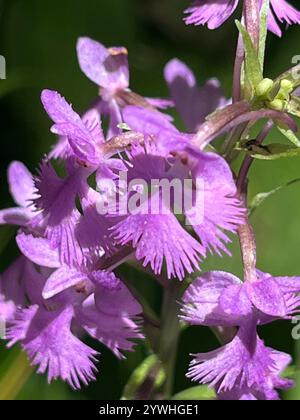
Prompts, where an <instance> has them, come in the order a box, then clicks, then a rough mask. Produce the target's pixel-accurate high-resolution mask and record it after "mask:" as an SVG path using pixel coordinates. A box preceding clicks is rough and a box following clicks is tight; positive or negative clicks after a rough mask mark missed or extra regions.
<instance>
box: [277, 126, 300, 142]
mask: <svg viewBox="0 0 300 420" xmlns="http://www.w3.org/2000/svg"><path fill="white" fill-rule="evenodd" d="M276 127H277V129H278V130H279V131H280V133H281V134H283V135H284V137H286V138H287V139H288V140H289V141H290V142H291V143H293V144H294V145H295V146H297V147H300V141H299V139H298V137H297V136H296V134H295V133H294V132H293V130H291V129H290V128H287V127H284V126H283V125H282V124H280V123H277V124H276Z"/></svg>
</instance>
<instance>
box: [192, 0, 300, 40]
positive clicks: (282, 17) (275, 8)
mask: <svg viewBox="0 0 300 420" xmlns="http://www.w3.org/2000/svg"><path fill="white" fill-rule="evenodd" d="M238 4H239V0H196V1H195V2H194V3H193V5H192V6H191V7H189V8H188V9H187V10H186V11H185V13H186V14H188V15H189V16H188V17H187V18H186V19H185V21H186V23H187V24H188V25H206V24H207V26H208V28H209V29H216V28H218V27H219V26H221V25H222V24H223V23H224V22H225V21H226V20H227V19H228V18H229V17H230V16H231V15H232V14H233V13H234V11H235V10H236V8H237V6H238ZM281 23H285V24H287V25H292V24H298V25H299V24H300V12H299V11H298V10H297V9H295V8H294V7H293V6H291V5H290V4H289V3H288V2H287V1H285V0H270V12H269V22H268V28H269V30H270V31H272V32H273V33H274V34H276V35H278V36H281V35H282V30H281V28H280V24H281Z"/></svg>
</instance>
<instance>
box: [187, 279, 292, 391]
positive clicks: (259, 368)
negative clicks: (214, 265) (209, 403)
mask: <svg viewBox="0 0 300 420" xmlns="http://www.w3.org/2000/svg"><path fill="white" fill-rule="evenodd" d="M299 291H300V277H272V276H271V275H269V274H265V273H262V272H258V277H257V280H256V281H253V282H246V283H242V282H241V280H239V279H238V278H237V277H235V276H234V275H232V274H229V273H224V272H209V273H207V274H205V275H203V276H202V277H200V278H198V279H197V280H196V281H195V282H194V283H193V284H192V285H191V286H190V287H189V288H188V290H187V291H186V293H185V295H184V298H183V302H184V304H183V308H182V311H183V316H182V319H183V320H185V321H186V322H188V323H189V324H192V325H206V326H223V327H239V331H238V333H237V335H236V337H235V338H234V339H233V341H232V342H231V343H229V344H228V345H226V346H225V347H223V348H221V349H219V350H216V351H213V352H211V353H207V354H198V355H196V356H195V359H194V360H193V361H192V363H191V366H190V370H189V373H188V377H190V378H191V379H193V380H196V381H199V382H201V383H208V384H210V385H211V386H213V387H216V389H217V392H218V394H219V395H220V398H221V399H222V398H223V399H230V398H231V397H232V398H233V397H234V395H235V396H236V395H239V398H240V399H276V398H278V394H277V393H276V389H287V388H289V387H291V386H292V382H291V381H289V380H284V379H281V378H280V376H279V374H280V373H282V371H283V369H284V368H285V367H286V366H287V365H288V364H289V363H290V358H289V356H288V355H285V354H283V353H279V352H277V351H275V350H273V349H270V348H267V347H265V346H264V344H263V342H262V341H261V340H260V339H259V338H258V337H257V333H256V327H257V325H259V324H267V323H270V322H273V321H274V320H276V319H291V318H292V317H293V316H294V315H295V314H296V313H298V312H299V306H300V299H299V296H298V293H299Z"/></svg>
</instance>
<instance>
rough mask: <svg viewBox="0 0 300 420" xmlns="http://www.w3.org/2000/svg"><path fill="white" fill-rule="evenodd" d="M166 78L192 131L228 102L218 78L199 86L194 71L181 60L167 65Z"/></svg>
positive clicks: (189, 129)
mask: <svg viewBox="0 0 300 420" xmlns="http://www.w3.org/2000/svg"><path fill="white" fill-rule="evenodd" d="M165 79H166V81H167V84H168V86H169V88H170V93H171V98H172V99H173V101H174V103H175V106H176V109H177V111H178V112H179V115H180V116H181V118H182V120H183V121H184V123H185V126H186V128H187V130H188V131H189V132H191V133H195V132H196V131H197V129H198V127H199V126H200V125H201V124H203V123H204V122H205V118H206V117H207V116H208V115H209V114H211V113H212V112H214V111H216V110H217V109H219V108H222V107H223V106H225V105H226V103H227V101H226V99H225V98H224V97H223V95H222V91H221V85H220V82H219V81H218V80H217V79H210V80H208V81H207V82H206V83H205V85H204V86H203V87H201V88H199V87H198V86H197V81H196V78H195V75H194V73H193V72H192V71H191V70H190V69H189V68H188V67H187V66H186V65H185V64H184V63H183V62H182V61H180V60H177V59H174V60H171V61H170V62H169V63H168V64H167V65H166V67H165Z"/></svg>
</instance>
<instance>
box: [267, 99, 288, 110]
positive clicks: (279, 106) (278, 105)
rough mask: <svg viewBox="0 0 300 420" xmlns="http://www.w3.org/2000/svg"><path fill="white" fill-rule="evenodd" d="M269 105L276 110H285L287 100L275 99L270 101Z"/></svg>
mask: <svg viewBox="0 0 300 420" xmlns="http://www.w3.org/2000/svg"><path fill="white" fill-rule="evenodd" d="M268 106H269V108H271V109H274V110H275V111H284V110H285V106H286V104H285V101H282V100H281V99H274V100H273V101H271V102H269V104H268Z"/></svg>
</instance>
